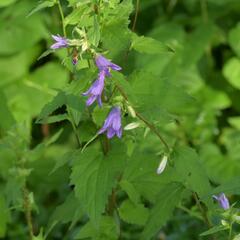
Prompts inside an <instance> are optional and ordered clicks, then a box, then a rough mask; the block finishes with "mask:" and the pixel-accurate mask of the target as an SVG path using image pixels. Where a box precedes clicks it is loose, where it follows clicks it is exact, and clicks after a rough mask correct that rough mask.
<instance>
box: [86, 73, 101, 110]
mask: <svg viewBox="0 0 240 240" xmlns="http://www.w3.org/2000/svg"><path fill="white" fill-rule="evenodd" d="M104 79H105V72H104V71H101V72H100V73H99V75H98V79H97V80H96V81H95V82H94V83H93V84H92V86H91V87H90V88H89V89H88V90H87V92H85V93H83V94H82V95H83V96H88V100H87V102H86V105H87V106H90V105H91V104H93V102H94V101H95V100H97V101H98V105H99V106H100V107H101V106H102V91H103V88H104Z"/></svg>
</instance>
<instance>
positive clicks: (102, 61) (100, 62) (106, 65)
mask: <svg viewBox="0 0 240 240" xmlns="http://www.w3.org/2000/svg"><path fill="white" fill-rule="evenodd" d="M95 61H96V65H97V67H98V69H99V70H100V71H105V72H106V75H107V76H111V74H110V72H109V69H112V70H114V71H120V70H122V68H121V67H120V66H118V65H116V64H114V63H112V62H110V61H109V60H108V59H106V58H105V57H103V56H102V55H98V56H97V57H96V59H95Z"/></svg>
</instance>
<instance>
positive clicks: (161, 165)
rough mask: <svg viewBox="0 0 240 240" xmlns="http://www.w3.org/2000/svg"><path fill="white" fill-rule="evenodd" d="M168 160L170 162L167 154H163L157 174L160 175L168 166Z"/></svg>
mask: <svg viewBox="0 0 240 240" xmlns="http://www.w3.org/2000/svg"><path fill="white" fill-rule="evenodd" d="M167 162H168V157H167V156H166V155H164V156H163V158H162V160H161V161H160V163H159V166H158V168H157V174H158V175H160V174H161V173H162V172H163V171H164V169H165V168H166V166H167Z"/></svg>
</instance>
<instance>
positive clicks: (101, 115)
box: [92, 106, 110, 127]
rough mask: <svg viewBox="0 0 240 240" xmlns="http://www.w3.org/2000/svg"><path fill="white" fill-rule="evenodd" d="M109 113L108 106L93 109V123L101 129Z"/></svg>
mask: <svg viewBox="0 0 240 240" xmlns="http://www.w3.org/2000/svg"><path fill="white" fill-rule="evenodd" d="M109 111H110V108H109V107H108V106H106V107H105V106H103V107H102V108H99V107H98V106H97V107H95V108H94V110H93V113H92V117H93V121H94V123H95V124H96V125H97V126H99V127H101V126H102V125H103V123H104V120H105V119H106V117H107V115H108V113H109Z"/></svg>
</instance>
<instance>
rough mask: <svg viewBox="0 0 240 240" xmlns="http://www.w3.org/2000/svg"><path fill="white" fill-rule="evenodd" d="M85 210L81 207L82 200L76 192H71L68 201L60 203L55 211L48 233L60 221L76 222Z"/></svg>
mask: <svg viewBox="0 0 240 240" xmlns="http://www.w3.org/2000/svg"><path fill="white" fill-rule="evenodd" d="M83 214H84V212H83V209H82V207H81V203H80V201H79V200H78V199H77V198H76V197H75V196H74V193H70V194H69V195H68V197H67V199H66V201H65V202H64V203H63V204H61V205H59V206H58V207H57V208H56V209H55V211H54V212H53V214H52V216H51V218H50V220H49V223H48V226H49V227H48V231H47V232H48V233H49V232H50V231H51V230H52V229H53V227H54V226H56V224H58V223H64V224H65V223H68V222H72V224H75V222H76V221H79V220H80V219H81V217H82V216H83Z"/></svg>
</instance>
